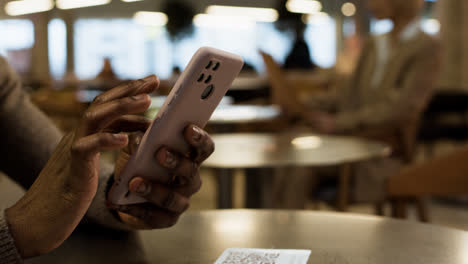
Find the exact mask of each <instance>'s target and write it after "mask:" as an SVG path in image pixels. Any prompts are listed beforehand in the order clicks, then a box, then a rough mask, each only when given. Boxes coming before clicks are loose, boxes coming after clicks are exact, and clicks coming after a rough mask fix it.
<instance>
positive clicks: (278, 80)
mask: <svg viewBox="0 0 468 264" xmlns="http://www.w3.org/2000/svg"><path fill="white" fill-rule="evenodd" d="M260 54H261V55H262V58H263V61H264V63H265V66H266V70H267V76H268V80H269V82H270V86H271V102H272V103H273V104H275V105H278V106H280V107H281V109H282V110H283V111H284V112H285V113H286V115H287V116H290V115H295V114H297V113H300V111H301V108H300V103H299V102H298V100H297V98H296V90H295V87H292V85H289V84H288V81H287V79H286V76H285V74H284V72H283V70H282V69H281V67H280V66H279V65H278V64H277V63H276V62H275V60H274V59H273V57H272V56H270V55H269V54H267V53H264V52H262V51H260Z"/></svg>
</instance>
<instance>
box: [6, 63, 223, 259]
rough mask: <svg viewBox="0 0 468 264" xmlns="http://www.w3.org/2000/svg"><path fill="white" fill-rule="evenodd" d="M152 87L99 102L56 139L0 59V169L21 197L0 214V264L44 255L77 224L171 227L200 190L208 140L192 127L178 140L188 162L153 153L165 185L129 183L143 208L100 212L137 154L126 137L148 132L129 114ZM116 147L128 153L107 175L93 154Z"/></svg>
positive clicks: (148, 81) (117, 91) (134, 87)
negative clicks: (168, 176)
mask: <svg viewBox="0 0 468 264" xmlns="http://www.w3.org/2000/svg"><path fill="white" fill-rule="evenodd" d="M158 84H159V80H158V79H157V77H156V76H149V77H147V78H145V79H142V80H138V81H133V82H130V83H128V84H124V85H121V86H118V87H116V88H114V89H112V90H110V91H107V92H105V93H103V94H101V95H99V96H98V97H97V98H96V99H95V100H94V101H93V103H92V104H91V106H90V107H89V108H88V110H87V111H86V113H85V114H84V116H83V118H82V120H81V122H80V124H79V126H78V127H77V128H76V129H75V130H74V131H73V132H70V133H68V134H66V135H62V133H61V132H60V131H59V130H58V129H57V128H56V127H55V126H54V125H53V124H52V123H51V121H50V120H49V119H48V118H47V117H46V116H45V115H44V114H43V113H42V112H40V111H39V110H38V109H37V108H36V107H35V106H34V105H33V104H32V103H31V102H30V101H29V98H28V95H27V94H26V93H25V92H24V91H23V90H22V87H21V84H20V81H19V78H18V77H17V75H16V74H15V73H14V72H13V70H12V69H11V68H10V67H9V66H8V64H7V62H6V61H5V60H4V59H3V58H0V135H1V137H0V146H1V147H0V157H1V158H0V169H1V170H2V172H4V173H5V174H7V175H8V177H10V178H11V179H13V180H14V181H16V182H17V183H18V184H20V185H21V186H22V187H24V188H25V189H26V190H27V191H26V193H25V194H24V196H23V197H22V198H21V199H20V200H19V201H18V202H17V203H16V204H14V205H13V206H12V207H10V208H7V209H6V210H0V263H1V264H12V263H22V260H23V259H27V258H30V257H34V256H38V255H42V254H46V253H49V252H51V251H52V250H54V249H55V248H57V247H58V246H59V245H60V244H62V243H63V242H64V240H66V239H67V238H68V237H69V236H70V234H71V233H72V232H73V230H74V229H75V228H76V227H77V225H78V224H79V223H80V221H82V220H83V222H87V223H90V222H91V223H96V224H100V225H102V226H104V227H110V228H116V229H121V230H135V229H153V228H166V227H170V226H172V225H174V224H175V223H176V221H177V220H178V218H179V216H180V215H181V214H182V213H183V212H184V211H186V210H187V208H188V207H189V202H190V201H189V199H190V197H191V196H192V195H193V194H194V193H196V192H197V191H198V190H199V189H200V187H201V179H200V176H199V165H200V163H201V162H203V161H204V160H205V159H206V158H207V157H208V156H209V155H210V154H211V153H212V152H213V150H214V143H213V141H212V140H211V138H210V137H209V135H208V134H207V133H206V132H204V131H203V130H202V129H200V128H198V127H195V126H193V125H190V126H188V127H187V128H186V129H185V132H184V136H185V139H186V141H187V144H188V145H189V146H191V149H192V150H193V153H192V154H193V155H191V156H190V158H188V157H187V156H185V155H182V154H180V153H177V152H174V151H172V150H170V149H167V148H164V147H163V148H161V149H160V150H158V151H157V153H155V160H154V162H158V163H159V164H161V165H162V166H163V167H166V168H168V170H169V171H170V172H171V173H172V174H173V175H174V178H173V181H171V182H160V183H155V182H149V181H147V180H145V179H143V178H141V177H136V178H134V179H133V180H132V181H131V182H130V183H129V190H130V191H131V192H133V193H136V194H137V195H140V196H142V197H144V198H146V199H147V201H148V203H145V204H140V205H129V206H122V207H120V206H115V205H110V207H108V203H107V199H106V196H107V192H108V190H109V188H110V186H112V183H113V181H114V178H117V177H119V173H120V171H121V169H122V168H123V166H125V164H126V162H127V161H128V158H129V154H131V153H132V151H134V150H135V148H137V147H138V144H137V143H138V142H139V137H138V136H132V137H129V136H128V135H127V134H126V133H127V132H135V131H140V135H141V133H143V131H145V130H146V129H147V128H148V126H149V124H150V122H149V121H148V120H146V119H144V118H142V117H141V116H139V115H137V114H139V113H141V112H144V111H145V110H146V109H147V108H148V107H149V105H150V97H149V96H148V94H149V93H151V92H153V91H154V90H155V89H157V87H158ZM131 135H135V134H131ZM132 139H133V140H132ZM124 147H126V148H127V149H129V150H127V152H124V151H122V152H121V155H120V156H119V159H118V161H117V164H116V168H115V169H114V168H113V167H111V166H109V165H108V164H106V163H104V162H100V152H101V151H105V150H118V149H122V148H124ZM128 151H130V153H128Z"/></svg>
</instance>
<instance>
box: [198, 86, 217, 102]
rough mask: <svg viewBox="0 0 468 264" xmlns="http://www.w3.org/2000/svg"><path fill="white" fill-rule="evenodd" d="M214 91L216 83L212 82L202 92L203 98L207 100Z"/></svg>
mask: <svg viewBox="0 0 468 264" xmlns="http://www.w3.org/2000/svg"><path fill="white" fill-rule="evenodd" d="M213 91H214V85H212V84H210V85H208V86H207V87H206V88H205V90H204V91H203V93H202V94H201V99H203V100H206V99H207V98H208V97H210V95H211V94H212V93H213Z"/></svg>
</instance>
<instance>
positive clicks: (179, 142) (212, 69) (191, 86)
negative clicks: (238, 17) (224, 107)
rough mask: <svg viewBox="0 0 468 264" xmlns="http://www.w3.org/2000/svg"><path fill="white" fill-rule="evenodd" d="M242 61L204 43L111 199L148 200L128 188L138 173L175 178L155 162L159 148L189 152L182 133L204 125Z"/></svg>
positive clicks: (117, 201)
mask: <svg viewBox="0 0 468 264" xmlns="http://www.w3.org/2000/svg"><path fill="white" fill-rule="evenodd" d="M243 65H244V62H243V60H242V58H241V57H240V56H238V55H235V54H232V53H228V52H226V51H222V50H218V49H214V48H210V47H203V48H200V49H199V50H198V51H197V52H196V53H195V55H194V56H193V57H192V59H191V60H190V62H189V64H188V66H187V67H186V69H185V70H184V72H183V73H182V75H181V76H180V77H179V79H178V80H177V82H176V84H175V85H174V87H173V88H172V90H171V92H170V94H169V96H168V97H167V98H166V100H165V101H164V104H163V106H162V107H161V109H160V110H159V112H158V113H157V115H156V117H155V119H154V120H153V121H152V123H151V126H150V127H149V128H148V130H147V131H146V133H145V134H144V136H143V138H142V141H141V143H140V146H139V148H138V150H137V151H136V153H133V154H132V156H131V157H130V159H129V161H128V163H127V165H126V166H125V168H124V169H123V170H122V173H121V175H120V177H119V179H118V180H116V181H115V182H114V185H113V186H112V187H111V189H110V191H109V201H110V202H111V203H113V204H116V205H125V204H136V203H143V202H146V200H145V199H144V198H143V197H140V196H138V195H135V194H133V193H130V192H129V189H128V184H129V182H130V180H131V179H132V178H133V177H135V176H139V177H143V178H145V179H148V180H152V181H154V182H158V181H162V179H168V178H172V177H170V175H169V172H168V170H167V169H165V168H163V167H162V166H160V165H159V164H158V163H157V162H156V159H155V155H156V152H157V151H158V150H159V149H160V148H161V147H162V146H166V147H167V148H169V149H171V150H173V151H177V152H179V153H189V151H190V148H189V145H188V143H187V142H186V141H185V139H184V135H183V133H184V130H185V128H186V127H187V126H188V125H190V124H194V125H196V126H198V127H200V128H204V127H205V125H206V123H207V122H208V120H209V119H210V117H211V115H212V114H213V112H214V110H215V109H216V107H217V106H218V104H219V103H220V102H221V99H222V98H223V97H224V95H225V94H226V92H227V91H228V89H229V88H230V87H231V85H232V82H233V81H234V79H235V78H236V77H237V75H238V74H239V72H240V71H241V69H242V66H243Z"/></svg>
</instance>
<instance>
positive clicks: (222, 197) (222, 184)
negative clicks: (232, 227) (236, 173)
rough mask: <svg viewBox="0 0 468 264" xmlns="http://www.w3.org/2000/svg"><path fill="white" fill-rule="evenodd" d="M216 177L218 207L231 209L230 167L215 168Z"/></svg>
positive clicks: (231, 173) (231, 185) (231, 171)
mask: <svg viewBox="0 0 468 264" xmlns="http://www.w3.org/2000/svg"><path fill="white" fill-rule="evenodd" d="M215 172H216V178H217V179H218V208H219V209H232V208H233V203H232V187H233V184H232V176H233V170H231V169H216V170H215Z"/></svg>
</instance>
